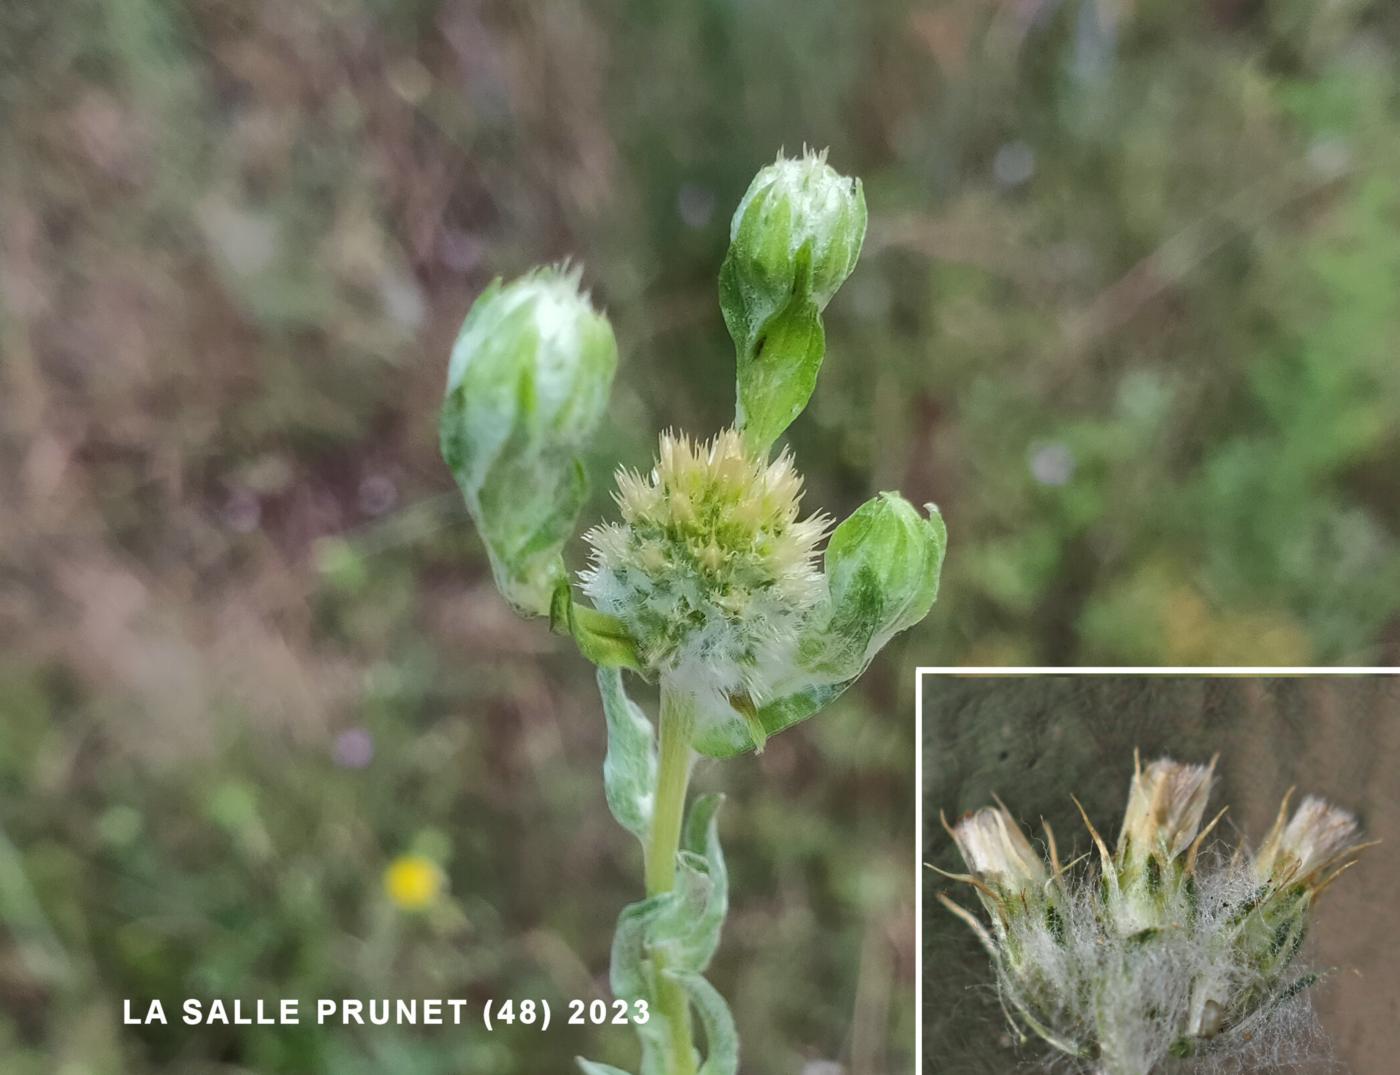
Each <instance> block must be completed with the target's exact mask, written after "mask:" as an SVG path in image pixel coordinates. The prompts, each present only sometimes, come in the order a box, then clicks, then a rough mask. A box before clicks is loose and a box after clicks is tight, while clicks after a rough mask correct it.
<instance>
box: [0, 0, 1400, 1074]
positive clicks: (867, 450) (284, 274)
mask: <svg viewBox="0 0 1400 1075" xmlns="http://www.w3.org/2000/svg"><path fill="white" fill-rule="evenodd" d="M1397 53H1400V10H1397V9H1396V8H1395V6H1394V5H1392V4H1389V3H1385V2H1383V0H1370V2H1365V0H1336V2H1333V3H1330V4H1326V5H1320V4H1317V3H1314V2H1312V0H1280V2H1277V3H1260V2H1255V0H1210V2H1200V3H1187V4H1182V3H1179V2H1167V0H1140V2H1137V3H1130V2H1127V0H1123V2H1118V3H1111V2H1107V0H1097V2H1095V0H1007V2H990V0H949V2H943V3H917V2H913V0H899V2H896V0H871V2H865V3H860V4H856V3H850V2H841V0H804V2H798V0H788V2H777V0H748V2H740V0H651V2H645V3H644V2H641V0H597V2H590V3H586V2H582V0H548V2H540V3H533V4H526V3H522V2H505V0H498V2H485V0H400V2H392V0H300V2H297V3H291V2H287V0H262V2H258V0H241V2H237V0H188V2H186V3H176V2H174V0H49V2H45V3H26V2H21V0H8V2H6V3H4V4H3V5H0V442H2V447H0V498H3V509H0V1070H3V1071H4V1072H6V1075H9V1073H11V1072H16V1073H18V1075H29V1073H31V1072H34V1073H39V1072H43V1073H48V1072H54V1071H60V1072H64V1073H66V1075H74V1073H78V1072H95V1073H105V1072H148V1071H179V1072H195V1073H198V1072H206V1071H208V1072H224V1073H229V1072H249V1071H251V1072H258V1073H264V1072H269V1073H281V1072H297V1073H303V1072H336V1073H349V1075H354V1073H356V1072H370V1071H373V1072H384V1071H393V1072H405V1073H410V1075H412V1073H418V1072H422V1073H438V1072H472V1073H483V1075H491V1073H494V1072H515V1071H521V1072H530V1073H532V1075H533V1073H535V1072H541V1071H544V1072H555V1071H559V1072H562V1071H565V1070H568V1058H569V1057H570V1056H571V1055H572V1054H574V1053H575V1052H584V1053H587V1054H589V1055H592V1056H595V1057H598V1058H600V1059H607V1060H611V1061H613V1062H617V1063H623V1064H626V1063H630V1062H631V1058H632V1056H633V1055H634V1053H633V1043H632V1042H631V1040H630V1032H628V1031H625V1030H620V1029H613V1030H602V1031H597V1032H586V1033H585V1032H581V1031H567V1030H564V1029H556V1030H555V1031H552V1032H551V1033H550V1034H548V1035H539V1034H537V1033H534V1032H528V1031H523V1030H519V1029H517V1030H514V1031H498V1032H497V1033H496V1034H494V1035H491V1036H487V1035H484V1034H456V1035H454V1034H447V1033H442V1032H426V1033H411V1032H405V1033H402V1034H399V1033H393V1032H386V1031H373V1032H358V1033H357V1032H353V1031H352V1032H345V1033H326V1032H317V1031H316V1030H315V1029H314V1028H303V1029H302V1030H301V1031H299V1032H291V1031H286V1030H282V1031H274V1032H267V1031H261V1032H259V1031H256V1030H252V1031H249V1030H246V1029H232V1028H231V1029H229V1030H225V1031H217V1032H211V1031H207V1030H201V1031H189V1030H186V1029H184V1028H181V1027H178V1026H175V1027H170V1028H153V1029H149V1030H133V1029H130V1028H122V1027H120V1026H119V1025H118V1022H117V1020H118V1017H119V1013H120V999H121V998H123V997H127V996H130V997H147V996H152V995H154V996H161V997H164V998H167V999H168V998H178V997H182V996H185V995H189V994H197V995H214V994H220V993H222V994H224V995H234V994H238V995H242V996H245V997H252V996H257V995H264V996H281V995H297V996H307V997H312V996H316V995H319V994H329V995H338V994H345V995H359V996H380V995H390V996H411V995H425V994H427V995H431V994H442V993H445V994H448V995H452V994H461V995H466V996H469V997H471V998H473V999H474V1000H475V1001H477V1002H478V1003H479V1002H480V1001H482V1000H484V999H485V998H487V997H501V996H507V995H514V996H541V997H548V998H549V999H551V1000H552V1001H554V1002H557V1001H558V1000H559V999H560V998H562V997H569V996H575V995H583V996H591V995H593V993H594V992H596V991H599V990H602V989H603V988H604V987H605V979H604V971H605V967H606V963H607V945H608V939H609V937H610V934H611V929H612V923H613V918H614V915H615V914H616V911H617V910H618V909H619V908H620V906H621V905H622V904H623V903H624V902H626V901H627V900H630V899H632V898H635V895H636V889H637V884H638V882H637V876H638V871H639V863H638V862H637V855H636V851H635V847H634V846H633V845H632V843H631V842H630V840H629V839H628V838H627V837H626V836H625V834H623V833H621V832H620V830H617V829H616V827H615V826H614V825H613V824H612V822H611V820H610V818H609V817H608V815H607V813H606V810H605V808H604V805H603V799H602V793H601V787H600V780H599V774H598V769H599V763H600V760H601V757H602V749H603V744H602V736H601V731H602V729H601V724H602V722H601V719H600V715H599V712H598V704H597V701H596V698H595V696H594V693H593V688H592V684H591V677H590V675H589V673H588V670H587V668H586V666H584V665H583V664H582V662H580V661H579V660H578V659H577V657H576V655H574V654H571V653H569V652H567V651H566V650H565V648H564V647H562V646H561V645H559V644H558V643H556V642H555V641H554V640H552V639H551V638H550V637H549V636H548V635H547V633H546V632H545V630H544V629H543V627H542V626H541V625H538V624H534V625H531V624H522V623H519V622H518V621H516V620H515V619H514V618H513V617H512V616H511V615H510V613H509V612H508V611H507V610H506V609H505V608H504V606H503V605H502V603H501V602H500V600H499V599H498V598H497V597H496V596H495V593H494V590H493V589H492V587H491V585H490V580H489V576H488V573H487V571H486V568H485V564H484V558H483V556H482V553H481V549H480V546H479V544H478V543H477V541H476V539H475V537H474V536H473V534H472V532H471V529H470V526H469V525H468V523H467V521H466V518H465V512H464V510H463V509H462V507H461V504H460V500H459V498H458V497H457V494H456V493H455V492H454V491H453V490H452V488H451V482H450V478H449V476H448V474H447V472H446V470H445V468H444V467H443V466H442V465H441V463H440V461H439V459H438V456H437V448H436V436H435V414H436V409H437V405H438V401H439V398H440V393H441V388H442V383H443V379H444V372H445V363H446V355H447V351H448V349H449V347H450V344H451V340H452V338H453V335H454V333H455V331H456V328H457V326H458V324H459V323H460V321H461V318H462V316H463V314H464V313H465V311H466V309H467V307H468V305H469V303H470V301H471V298H472V297H473V295H474V294H476V293H477V292H478V291H479V290H480V288H481V287H482V286H484V284H485V283H486V281H487V280H488V279H489V278H490V277H491V276H492V275H493V274H496V273H505V274H514V273H517V272H520V271H522V270H524V269H525V268H527V267H528V266H530V265H532V264H535V263H537V262H541V261H547V260H552V259H556V258H560V257H564V256H567V255H574V256H576V257H577V258H579V259H580V260H582V261H583V262H584V264H585V266H586V273H585V278H586V280H587V282H588V284H589V285H590V286H591V287H592V288H593V291H594V294H595V297H596V298H597V299H598V301H599V302H600V303H602V304H603V305H605V306H606V307H607V309H608V310H609V312H610V314H611V316H612V317H613V319H614V322H615V324H616V326H617V329H618V336H619V339H620V342H621V346H622V349H623V366H622V370H621V372H620V375H619V384H618V387H617V390H616V393H615V397H614V406H613V418H614V421H612V422H611V423H609V425H608V427H607V429H606V431H605V432H604V434H603V435H602V436H601V437H600V439H599V442H598V444H597V446H596V447H597V452H596V458H595V460H594V470H595V479H596V480H595V483H594V484H595V489H596V490H597V495H596V504H595V508H596V510H593V511H591V512H590V513H589V515H590V516H596V515H598V514H600V513H602V512H604V511H605V510H606V506H607V501H606V496H605V491H606V488H607V471H608V469H609V467H610V466H611V464H612V462H613V461H616V460H622V461H626V462H628V463H631V464H644V463H645V462H646V460H647V458H648V457H649V454H650V451H651V446H652V440H653V437H654V435H655V432H656V431H657V430H658V429H659V428H662V427H665V426H669V425H672V424H675V425H678V426H682V427H685V428H687V429H688V430H691V431H693V432H697V433H708V432H710V431H712V430H714V429H715V428H717V427H719V426H721V425H723V424H724V423H726V422H727V421H728V420H729V417H730V415H731V414H732V405H733V390H732V378H733V363H732V357H731V356H732V351H731V348H730V345H729V343H728V340H727V338H726V337H725V334H724V329H723V326H722V323H721V320H720V317H719V313H718V308H717V305H716V301H715V275H716V272H717V270H718V266H719V262H720V259H721V257H722V255H723V252H724V247H725V241H726V234H727V222H728V216H729V213H730V212H731V211H732V208H733V206H734V205H735V204H736V202H737V200H738V198H739V196H740V195H741V193H742V191H743V189H744V187H745V186H746V184H747V182H748V180H749V178H750V177H751V176H752V174H753V172H754V171H755V170H756V169H757V168H758V167H759V166H760V165H761V164H763V163H765V162H766V161H768V160H770V159H771V158H772V157H773V155H774V153H775V152H776V150H777V149H778V147H780V146H785V147H787V148H788V149H789V150H790V151H793V150H797V149H799V148H800V147H801V146H802V145H803V144H804V143H808V144H812V145H816V146H827V145H829V146H830V147H831V160H832V163H833V164H834V165H836V166H837V167H838V168H839V169H841V170H842V171H845V172H848V173H854V174H858V175H860V176H862V177H863V179H864V181H865V184H866V194H867V198H868V201H869V205H870V209H871V226H870V234H869V237H868V240H867V244H866V253H865V256H864V259H863V262H862V264H861V266H860V267H859V268H858V270H857V272H856V274H855V275H854V277H853V278H852V279H851V281H850V282H849V283H848V284H847V286H846V287H845V288H844V289H843V291H842V293H841V294H840V295H839V296H838V297H837V299H836V301H835V302H834V304H833V305H832V307H831V309H830V310H829V312H828V317H827V327H828V336H829V344H830V350H829V356H828V360H827V366H826V370H825V372H824V374H823V379H822V383H821V384H820V385H819V386H818V390H817V394H816V398H815V400H814V402H813V404H812V407H811V408H810V410H809V412H808V414H807V415H806V416H805V417H804V418H803V419H802V420H801V421H799V422H798V423H797V425H796V426H795V427H794V428H793V430H792V435H791V438H790V439H791V442H792V444H793V446H794V447H795V449H796V451H797V453H798V458H799V461H800V464H801V465H802V467H803V469H804V470H805V472H806V474H807V476H808V479H809V486H810V493H809V500H808V503H809V504H810V505H812V506H813V507H816V506H821V507H825V508H827V509H828V510H831V511H832V512H834V513H836V514H838V515H839V514H844V513H845V512H847V511H849V510H850V509H851V508H853V507H854V506H855V505H856V504H858V503H859V502H860V501H861V500H863V499H864V498H865V497H867V496H868V495H870V494H871V493H872V492H873V491H875V490H877V489H881V488H890V487H898V488H900V489H902V490H903V491H904V492H905V494H906V495H908V496H909V497H910V498H911V499H916V500H933V501H936V502H937V503H938V504H939V505H940V506H941V508H942V510H943V512H944V515H945V517H946V518H947V520H948V523H949V529H950V531H951V535H952V545H951V553H950V556H949V559H948V567H947V569H946V571H945V576H944V587H943V596H942V599H941V601H940V603H939V605H938V606H937V607H936V609H935V612H934V614H933V615H932V616H931V617H930V618H929V620H928V621H927V622H926V624H925V625H924V626H922V627H921V628H919V629H918V630H917V632H915V633H914V634H913V635H911V636H910V637H908V638H907V639H903V640H901V641H900V642H899V643H897V644H896V646H894V647H892V649H891V650H889V651H887V652H886V654H885V656H884V657H882V658H881V659H880V661H879V662H877V667H876V668H875V669H874V670H872V673H871V675H870V676H868V677H867V679H866V680H865V681H864V684H863V686H862V688H861V690H860V691H859V692H855V693H853V694H852V695H851V696H848V698H847V699H845V700H844V701H843V702H842V703H841V704H840V705H839V706H837V707H836V708H834V709H833V710H832V711H831V712H829V713H827V714H825V715H823V716H822V717H821V718H820V719H819V720H816V721H814V722H812V723H811V724H809V725H806V726H804V727H802V728H800V729H798V730H795V731H793V732H791V733H789V734H787V735H784V736H780V737H778V738H777V739H776V740H775V741H774V742H773V743H772V745H771V746H770V748H769V750H768V752H767V753H766V754H765V755H764V756H763V757H762V758H761V759H758V760H754V759H747V760H743V761H739V762H735V763H732V764H729V765H726V766H724V767H723V768H722V769H719V768H711V769H707V770H705V771H703V772H702V773H701V774H700V777H699V780H700V783H701V784H702V785H704V786H708V787H723V788H724V789H725V790H726V791H728V792H729V793H730V796H731V801H730V803H729V806H728V807H727V816H726V818H725V821H724V826H723V831H724V835H725V839H726V842H727V847H728V849H729V852H730V854H731V856H732V858H733V869H734V874H735V900H734V910H733V912H732V914H731V919H730V926H729V929H728V932H727V937H726V942H725V946H724V948H723V949H722V951H721V954H720V956H719V959H718V962H717V965H716V968H715V973H714V975H713V977H714V980H715V981H716V983H717V984H718V985H719V986H720V988H721V989H722V990H723V991H724V992H725V993H726V995H728V996H729V997H730V998H731V999H732V1000H733V1001H734V1006H735V1010H736V1013H737V1016H738V1020H739V1024H740V1029H741V1033H742V1035H743V1040H744V1047H745V1057H746V1060H745V1070H746V1071H752V1072H805V1073H806V1075H834V1073H835V1072H838V1071H839V1072H848V1073H850V1075H876V1073H883V1072H903V1071H907V1070H908V1069H909V1064H910V1060H909V1057H910V1042H911V1040H912V1036H913V1020H914V1013H913V1011H912V982H913V975H914V967H915V963H916V960H915V958H914V953H913V951H912V948H913V941H912V935H913V909H912V900H913V870H912V863H911V862H910V858H911V856H910V851H911V849H912V846H913V841H914V833H913V822H912V804H913V789H912V786H911V782H912V770H913V750H914V744H913V728H912V719H911V711H912V676H911V674H910V670H911V669H912V667H913V665H914V664H916V663H926V664H931V663H947V664H956V663H982V664H994V663H1009V662H1033V663H1146V664H1172V663H1215V662H1250V663H1263V664H1268V663H1293V662H1310V661H1313V662H1322V663H1330V662H1348V663H1351V662H1366V663H1391V662H1393V661H1394V660H1395V658H1396V656H1397V650H1400V555H1397V537H1398V536H1400V481H1397V478H1396V468H1395V459H1396V455H1397V449H1400V423H1397V421H1396V417H1395V416H1396V414H1397V413H1400V363H1398V362H1397V350H1400V301H1397V295H1400V181H1397V176H1400V97H1398V95H1397V89H1398V88H1400V80H1397V77H1396V73H1395V72H1396V57H1397ZM404 853H418V854H422V855H424V856H426V857H427V858H429V859H431V860H433V861H435V862H437V863H439V864H440V866H441V868H442V870H443V872H444V874H445V876H446V879H447V890H446V894H445V896H444V897H443V898H442V899H441V900H440V901H438V903H437V904H435V905H434V907H433V908H431V909H430V910H429V911H427V912H424V913H406V912H404V911H403V910H401V909H398V908H396V907H395V906H394V905H393V904H392V902H391V901H390V900H389V899H388V898H387V896H386V893H385V889H384V886H383V883H382V875H383V872H384V870H385V868H386V867H387V866H388V864H389V863H390V862H391V861H393V859H394V858H395V857H397V856H398V855H401V854H404ZM830 1065H837V1066H835V1067H833V1066H830Z"/></svg>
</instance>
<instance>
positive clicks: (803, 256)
mask: <svg viewBox="0 0 1400 1075" xmlns="http://www.w3.org/2000/svg"><path fill="white" fill-rule="evenodd" d="M865 223H866V212H865V194H864V192H863V191H862V190H861V184H860V180H858V179H850V178H847V177H846V176H842V175H840V174H839V173H837V172H836V171H835V170H834V169H833V168H831V167H830V166H829V165H828V164H827V163H826V154H825V153H821V154H816V153H811V152H808V153H805V154H803V156H802V157H800V158H797V159H788V158H785V157H782V156H779V158H778V159H777V161H776V162H774V163H773V164H771V165H769V166H768V167H767V168H764V169H762V170H761V171H760V172H759V173H758V175H756V176H755V177H754V180H753V182H752V183H751V184H750V185H749V189H748V191H747V193H745V195H744V197H743V199H742V200H741V201H740V203H739V208H738V209H736V210H735V212H734V219H733V221H732V223H731V224H730V229H729V252H728V254H727V255H726V257H725V259H724V265H723V267H722V268H721V269H720V278H719V281H720V307H721V309H722V310H723V313H724V321H725V324H726V325H727V326H728V328H729V334H730V335H731V336H733V337H734V346H735V349H736V352H737V359H738V377H737V386H738V407H737V411H736V416H737V417H736V423H735V424H736V426H737V427H738V428H739V429H740V430H741V431H742V432H743V433H744V437H745V440H747V441H748V442H749V444H750V445H751V446H752V447H753V449H754V450H756V451H767V449H768V447H769V445H771V444H772V443H773V442H774V441H775V440H777V438H778V437H779V436H780V435H781V434H782V432H783V430H785V429H786V428H787V427H788V426H789V425H791V424H792V421H793V419H795V418H796V417H797V416H798V415H799V414H801V413H802V409H803V408H804V407H806V406H807V400H808V399H809V398H811V395H812V389H813V387H814V386H815V385H816V381H817V374H818V372H819V371H820V369H821V363H822V358H823V356H824V354H825V352H826V337H825V333H824V332H823V330H822V323H821V312H822V310H823V309H825V308H826V305H827V303H828V302H830V301H831V298H832V296H833V295H835V294H836V291H837V289H838V288H839V287H840V286H841V284H842V283H843V282H844V281H845V279H846V277H848V276H849V275H850V274H851V270H852V269H854V268H855V264H856V260H857V259H858V258H859V257H860V248H861V244H862V243H863V242H864V240H865Z"/></svg>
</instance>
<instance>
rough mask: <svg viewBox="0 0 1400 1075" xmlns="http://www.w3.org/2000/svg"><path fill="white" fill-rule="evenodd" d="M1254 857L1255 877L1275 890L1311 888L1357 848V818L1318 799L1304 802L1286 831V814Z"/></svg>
mask: <svg viewBox="0 0 1400 1075" xmlns="http://www.w3.org/2000/svg"><path fill="white" fill-rule="evenodd" d="M1287 806H1288V801H1287V800H1286V799H1285V800H1284V807H1283V809H1281V810H1280V811H1279V818H1278V821H1277V822H1275V824H1274V827H1273V830H1272V831H1271V832H1270V833H1269V835H1268V838H1267V839H1265V841H1264V844H1263V846H1261V847H1260V848H1259V852H1258V853H1257V854H1256V855H1255V856H1254V863H1253V867H1254V875H1255V876H1256V877H1257V878H1258V879H1259V880H1261V881H1270V882H1272V883H1273V884H1274V885H1276V886H1282V885H1290V884H1295V883H1302V884H1309V883H1311V882H1313V881H1315V880H1317V879H1318V875H1319V874H1320V873H1321V872H1322V871H1324V870H1326V869H1327V868H1328V867H1329V866H1332V865H1334V864H1335V863H1336V862H1337V860H1338V859H1339V858H1340V857H1341V856H1342V855H1344V854H1346V852H1348V851H1350V850H1352V849H1353V847H1354V843H1353V841H1354V839H1355V837H1356V833H1357V824H1356V818H1355V817H1354V816H1353V815H1352V814H1350V813H1348V812H1347V811H1346V810H1342V809H1341V808H1339V807H1336V806H1333V805H1332V804H1331V803H1329V802H1326V801H1325V800H1323V799H1319V798H1317V797H1316V796H1312V795H1309V796H1308V797H1307V798H1306V799H1304V800H1303V802H1302V804H1301V805H1300V806H1299V807H1298V809H1297V811H1296V812H1295V813H1294V814H1293V817H1292V819H1291V820H1290V821H1289V822H1288V824H1287V826H1286V827H1285V826H1284V824H1283V818H1284V813H1285V812H1286V810H1287Z"/></svg>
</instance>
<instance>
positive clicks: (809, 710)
mask: <svg viewBox="0 0 1400 1075" xmlns="http://www.w3.org/2000/svg"><path fill="white" fill-rule="evenodd" d="M853 682H854V680H853V679H848V680H846V681H844V682H841V683H817V684H814V685H812V686H807V687H803V688H801V689H799V690H795V691H793V692H791V693H789V694H786V695H784V696H783V697H780V698H777V699H775V700H774V701H772V702H769V703H768V704H767V705H764V706H760V707H759V708H758V710H757V711H756V713H755V716H756V718H757V720H758V722H759V724H760V725H761V726H762V728H763V731H764V733H765V735H766V736H774V735H777V734H778V733H779V732H781V731H783V730H784V729H786V728H791V727H792V726H793V725H794V724H797V723H799V722H800V721H804V720H806V719H807V718H808V717H810V716H812V715H813V714H814V713H818V712H820V711H821V710H822V709H824V708H826V706H827V705H829V704H830V703H831V702H833V701H835V700H836V699H837V698H839V697H840V696H841V694H842V693H843V692H844V691H845V689H846V688H847V687H849V686H850V685H851V684H852V683H853ZM715 717H716V715H713V714H712V715H711V717H710V719H708V720H706V721H704V722H702V727H701V729H700V730H699V731H698V732H697V734H696V736H695V743H694V746H695V749H696V750H697V751H699V752H700V753H701V754H705V755H707V756H708V757H711V758H733V757H737V756H738V755H740V754H747V753H748V752H749V751H751V750H753V749H754V736H753V734H752V732H751V731H750V729H749V723H748V721H746V720H745V719H744V717H743V716H742V715H741V714H740V713H738V712H736V711H734V710H732V709H731V710H730V712H729V713H728V715H727V716H726V715H724V714H720V715H718V719H715Z"/></svg>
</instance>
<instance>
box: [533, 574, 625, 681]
mask: <svg viewBox="0 0 1400 1075" xmlns="http://www.w3.org/2000/svg"><path fill="white" fill-rule="evenodd" d="M549 628H550V630H551V631H553V632H555V634H564V635H569V636H570V637H572V638H573V640H574V644H575V645H577V646H578V650H579V652H580V653H582V654H583V655H584V657H586V658H587V659H588V660H590V661H591V662H593V663H594V664H596V665H597V666H598V667H599V668H628V669H631V670H632V671H633V672H636V673H638V674H641V673H642V671H643V669H642V662H641V658H640V657H639V656H638V655H637V644H636V643H635V642H634V641H633V640H632V636H631V635H630V634H629V633H628V632H627V628H626V627H624V626H623V624H622V621H621V620H619V619H618V618H617V617H616V616H609V615H608V614H607V613H604V612H599V611H598V610H597V609H594V608H589V607H588V606H587V605H580V604H578V603H577V602H576V601H574V591H573V587H571V586H570V585H569V582H568V579H566V578H565V579H560V580H559V582H558V583H557V584H556V585H555V588H554V596H553V597H552V598H551V599H550V602H549Z"/></svg>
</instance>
